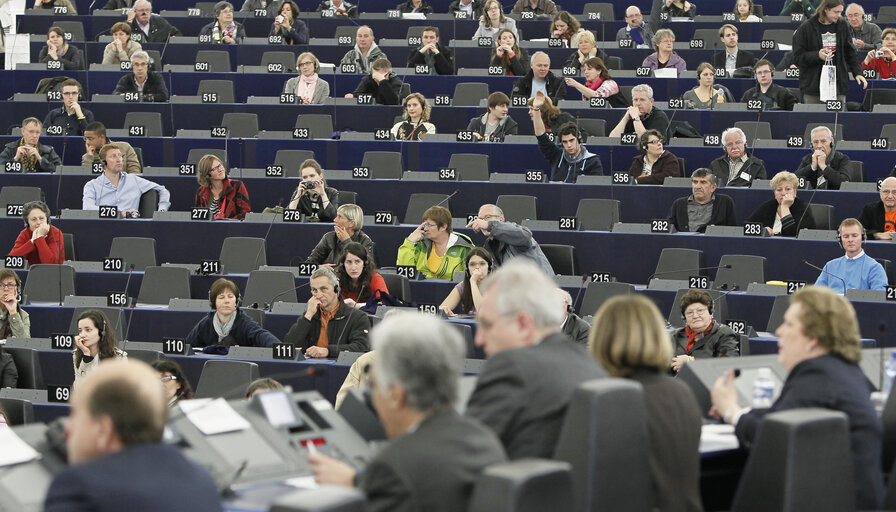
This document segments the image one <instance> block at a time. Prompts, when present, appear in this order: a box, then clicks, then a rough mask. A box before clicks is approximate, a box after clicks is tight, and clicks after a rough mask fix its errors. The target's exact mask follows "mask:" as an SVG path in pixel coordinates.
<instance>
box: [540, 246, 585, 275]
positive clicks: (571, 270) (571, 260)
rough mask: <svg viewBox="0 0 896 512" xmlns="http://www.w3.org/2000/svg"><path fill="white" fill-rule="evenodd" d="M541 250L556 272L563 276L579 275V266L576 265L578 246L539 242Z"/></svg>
mask: <svg viewBox="0 0 896 512" xmlns="http://www.w3.org/2000/svg"><path fill="white" fill-rule="evenodd" d="M538 245H539V247H541V252H543V253H544V256H545V258H547V259H548V263H550V264H551V268H553V269H554V273H555V274H560V275H561V276H575V275H578V274H579V272H578V266H577V265H576V248H575V247H574V246H572V245H563V244H538Z"/></svg>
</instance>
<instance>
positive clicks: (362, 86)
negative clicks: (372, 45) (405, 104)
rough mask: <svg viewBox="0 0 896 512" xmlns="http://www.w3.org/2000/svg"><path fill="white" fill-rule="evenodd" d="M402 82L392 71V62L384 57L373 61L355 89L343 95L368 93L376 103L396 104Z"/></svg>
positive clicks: (349, 96)
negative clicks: (368, 72) (368, 71)
mask: <svg viewBox="0 0 896 512" xmlns="http://www.w3.org/2000/svg"><path fill="white" fill-rule="evenodd" d="M403 84H404V82H402V81H401V78H399V77H398V75H395V74H393V73H392V63H391V62H389V61H388V60H386V59H378V60H377V61H376V62H374V63H373V67H372V68H371V70H370V74H368V75H365V76H364V78H362V79H361V82H360V83H359V84H358V87H357V89H355V90H354V92H350V93H348V94H346V95H345V97H346V98H355V97H357V96H358V95H361V94H370V95H371V96H373V99H374V101H376V104H377V105H398V104H400V103H401V86H402V85H403Z"/></svg>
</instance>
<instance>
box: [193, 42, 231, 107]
mask: <svg viewBox="0 0 896 512" xmlns="http://www.w3.org/2000/svg"><path fill="white" fill-rule="evenodd" d="M195 62H208V71H209V72H210V73H230V72H231V71H233V68H231V67H230V53H228V52H226V51H222V50H199V51H197V52H196V61H195ZM205 81H206V80H203V82H205ZM216 81H223V80H216ZM229 83H231V85H232V82H229ZM199 88H200V91H199V94H200V95H202V90H201V89H202V84H201V82H200V86H199ZM230 90H231V92H233V87H231V89H230ZM221 103H233V100H231V101H226V102H225V101H222V102H221Z"/></svg>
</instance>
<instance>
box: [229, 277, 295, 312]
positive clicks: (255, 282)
mask: <svg viewBox="0 0 896 512" xmlns="http://www.w3.org/2000/svg"><path fill="white" fill-rule="evenodd" d="M294 288H295V275H293V273H292V272H290V271H288V270H253V271H251V272H249V280H248V281H246V290H245V291H244V292H243V298H242V302H243V305H245V306H250V305H252V304H254V303H256V302H257V303H258V306H259V307H261V308H264V307H265V306H266V305H267V304H270V303H272V302H273V300H272V299H274V298H275V297H276V300H277V301H278V302H298V301H299V299H298V295H297V294H296V290H295V289H294ZM281 294H282V295H281Z"/></svg>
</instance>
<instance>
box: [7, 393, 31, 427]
mask: <svg viewBox="0 0 896 512" xmlns="http://www.w3.org/2000/svg"><path fill="white" fill-rule="evenodd" d="M0 407H2V408H3V411H4V412H6V418H7V419H8V420H9V425H10V426H15V425H26V424H28V423H33V422H34V406H33V405H31V402H29V401H28V400H24V399H21V398H0Z"/></svg>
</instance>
